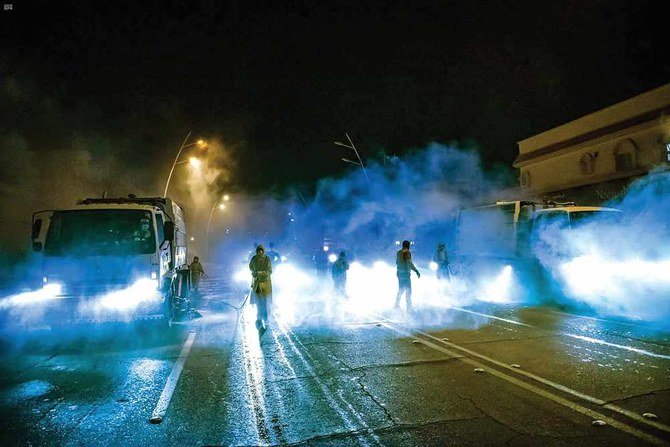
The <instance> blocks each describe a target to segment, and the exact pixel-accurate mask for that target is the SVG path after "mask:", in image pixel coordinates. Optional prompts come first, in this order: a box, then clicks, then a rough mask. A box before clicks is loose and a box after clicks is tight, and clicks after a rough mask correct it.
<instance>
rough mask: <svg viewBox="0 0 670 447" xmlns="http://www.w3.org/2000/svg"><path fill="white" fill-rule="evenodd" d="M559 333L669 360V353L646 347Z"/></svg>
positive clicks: (563, 333)
mask: <svg viewBox="0 0 670 447" xmlns="http://www.w3.org/2000/svg"><path fill="white" fill-rule="evenodd" d="M560 334H562V335H566V336H568V337H572V338H576V339H577V340H583V341H587V342H589V343H595V344H598V345H605V346H610V347H612V348H619V349H625V350H626V351H631V352H635V353H637V354H642V355H646V356H649V357H656V358H658V359H664V360H670V355H664V354H656V353H655V352H651V351H647V350H646V349H640V348H634V347H632V346H626V345H619V344H616V343H610V342H608V341H605V340H600V339H598V338H591V337H586V336H584V335H577V334H570V333H567V332H560Z"/></svg>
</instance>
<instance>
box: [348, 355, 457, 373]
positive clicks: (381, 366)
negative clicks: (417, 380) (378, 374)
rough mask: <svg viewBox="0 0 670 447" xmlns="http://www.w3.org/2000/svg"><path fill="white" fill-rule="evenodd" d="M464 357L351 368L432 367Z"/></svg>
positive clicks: (353, 369)
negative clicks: (432, 365)
mask: <svg viewBox="0 0 670 447" xmlns="http://www.w3.org/2000/svg"><path fill="white" fill-rule="evenodd" d="M463 357H464V356H462V355H461V356H458V357H449V358H445V359H432V360H413V361H411V362H398V363H384V364H381V365H363V366H355V367H351V368H350V370H351V371H366V370H368V369H379V368H406V367H410V366H417V365H431V364H437V363H446V362H452V361H454V360H458V359H461V358H463Z"/></svg>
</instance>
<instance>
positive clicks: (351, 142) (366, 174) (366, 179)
mask: <svg viewBox="0 0 670 447" xmlns="http://www.w3.org/2000/svg"><path fill="white" fill-rule="evenodd" d="M344 135H346V137H347V141H349V144H346V143H342V142H341V141H334V142H333V143H335V144H336V145H338V146H342V147H346V148H348V149H352V150H353V151H354V153H355V154H356V158H358V161H353V160H349V159H348V158H342V159H341V160H342V161H343V162H345V163H351V164H353V165H356V166H360V167H361V169H362V170H363V175H364V176H365V181H366V182H367V183H368V186H370V179H369V178H368V173H367V171H366V170H365V166H364V165H363V160H362V159H361V156H360V155H359V154H358V150H357V149H356V146H354V142H353V141H351V138H349V134H348V133H346V132H345V133H344Z"/></svg>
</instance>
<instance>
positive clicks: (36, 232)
mask: <svg viewBox="0 0 670 447" xmlns="http://www.w3.org/2000/svg"><path fill="white" fill-rule="evenodd" d="M40 231H42V219H35V220H34V221H33V231H32V234H31V237H32V239H33V240H35V239H37V238H38V237H40ZM36 251H41V250H36Z"/></svg>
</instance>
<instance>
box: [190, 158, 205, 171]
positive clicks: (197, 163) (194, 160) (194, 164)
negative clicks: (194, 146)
mask: <svg viewBox="0 0 670 447" xmlns="http://www.w3.org/2000/svg"><path fill="white" fill-rule="evenodd" d="M188 162H189V163H190V165H191V166H192V167H194V168H195V169H199V168H200V165H202V161H200V160H199V159H197V158H195V157H191V158H189V159H188Z"/></svg>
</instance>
